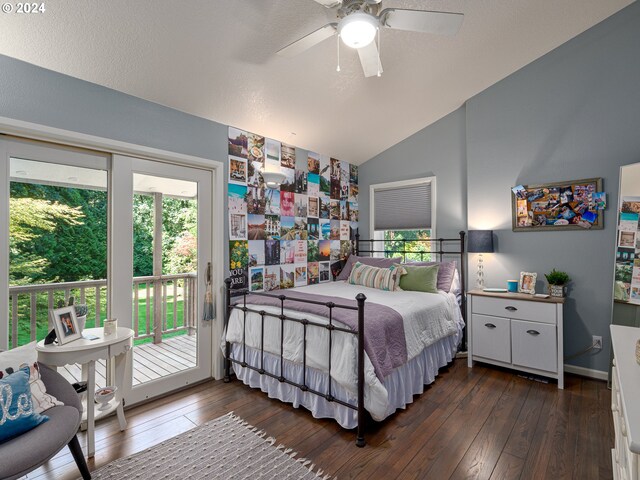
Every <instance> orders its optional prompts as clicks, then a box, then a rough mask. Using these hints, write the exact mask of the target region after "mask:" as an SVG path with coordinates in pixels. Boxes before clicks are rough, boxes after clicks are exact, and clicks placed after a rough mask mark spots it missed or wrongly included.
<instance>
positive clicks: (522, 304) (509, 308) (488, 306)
mask: <svg viewBox="0 0 640 480" xmlns="http://www.w3.org/2000/svg"><path fill="white" fill-rule="evenodd" d="M555 308H556V307H555V305H554V304H552V303H545V302H534V301H530V300H516V299H513V300H511V299H508V298H490V297H483V296H480V295H476V296H474V297H473V312H472V313H473V314H476V313H479V314H482V315H492V316H498V317H508V318H515V319H517V320H532V321H534V322H543V323H553V324H555V323H556V311H555Z"/></svg>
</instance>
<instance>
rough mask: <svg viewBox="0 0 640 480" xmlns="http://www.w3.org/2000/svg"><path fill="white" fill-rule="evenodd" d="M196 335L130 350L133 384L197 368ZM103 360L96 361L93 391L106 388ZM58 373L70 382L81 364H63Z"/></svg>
mask: <svg viewBox="0 0 640 480" xmlns="http://www.w3.org/2000/svg"><path fill="white" fill-rule="evenodd" d="M196 340H197V339H196V336H195V335H179V336H176V337H170V338H165V339H164V340H162V343H157V344H154V343H145V344H143V345H138V346H136V347H134V350H133V385H134V386H135V385H139V384H141V383H144V382H148V381H150V380H155V379H157V378H161V377H164V376H166V375H171V374H172V373H176V372H179V371H182V370H186V369H188V368H193V367H195V366H196ZM106 371H107V369H106V366H105V361H104V360H100V361H98V362H96V388H100V387H104V386H106V380H105V372H106ZM58 372H60V374H62V376H63V377H65V378H66V379H67V380H68V381H69V382H70V383H74V382H78V381H80V379H81V378H82V370H81V368H80V365H77V364H75V365H66V366H64V367H60V368H59V369H58Z"/></svg>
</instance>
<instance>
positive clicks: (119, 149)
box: [0, 116, 225, 379]
mask: <svg viewBox="0 0 640 480" xmlns="http://www.w3.org/2000/svg"><path fill="white" fill-rule="evenodd" d="M0 134H6V135H13V136H17V137H23V138H27V139H33V140H41V141H45V142H50V143H58V144H61V145H64V146H72V147H80V148H89V149H94V150H98V151H102V152H108V153H111V154H122V155H125V156H133V157H137V158H141V159H146V160H154V161H160V162H168V163H172V164H176V165H184V166H191V167H197V168H201V169H207V170H211V172H212V175H213V179H212V186H213V194H212V198H213V205H214V206H213V211H212V215H213V218H212V229H213V232H214V234H213V235H212V247H213V257H212V271H213V278H212V283H213V285H214V287H215V289H214V295H215V298H216V319H217V320H214V322H213V323H214V324H213V325H212V328H211V334H212V339H211V341H212V349H213V352H212V355H211V356H212V376H213V378H216V379H220V378H222V375H223V372H222V370H223V368H222V367H223V365H222V363H223V362H222V353H221V352H220V350H219V349H218V348H217V346H218V345H220V342H221V339H222V331H223V328H224V325H223V321H222V320H221V319H222V318H223V311H224V310H223V293H224V271H225V270H224V235H220V234H217V235H215V232H224V218H225V217H224V205H225V201H224V200H225V167H224V165H225V164H224V162H221V161H219V160H214V159H210V158H204V157H197V156H194V155H186V154H183V153H177V152H171V151H167V150H161V149H158V148H153V147H147V146H143V145H137V144H134V143H129V142H122V141H120V140H113V139H109V138H104V137H99V136H96V135H88V134H85V133H78V132H73V131H71V130H64V129H60V128H55V127H50V126H47V125H41V124H37V123H32V122H25V121H22V120H16V119H13V118H8V117H2V116H0ZM0 168H1V165H0ZM7 168H8V165H7ZM0 183H3V182H0ZM7 188H8V184H7V185H6V186H4V185H0V194H2V193H3V190H6V189H7ZM4 193H6V194H8V191H6V192H4ZM0 213H2V212H0ZM6 213H7V214H8V212H6ZM7 216H8V215H7ZM2 254H4V255H2ZM8 254H9V239H8V238H6V239H2V238H0V277H6V280H2V278H0V290H2V289H5V292H4V293H2V292H0V298H1V297H6V300H4V301H5V302H8V297H9V292H8V275H9V263H8ZM3 258H4V259H6V260H3ZM2 282H4V283H5V285H3V283H2ZM2 302H3V300H1V299H0V308H2V307H3V306H4V304H3V303H2ZM6 306H7V309H6V311H7V312H8V303H7V304H6Z"/></svg>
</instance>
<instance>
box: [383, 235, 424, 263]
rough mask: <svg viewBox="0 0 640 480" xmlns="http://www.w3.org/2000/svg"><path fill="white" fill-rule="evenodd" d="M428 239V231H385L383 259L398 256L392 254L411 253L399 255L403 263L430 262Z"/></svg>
mask: <svg viewBox="0 0 640 480" xmlns="http://www.w3.org/2000/svg"><path fill="white" fill-rule="evenodd" d="M430 238H431V231H430V230H385V232H384V249H385V251H386V253H385V257H387V258H391V257H395V256H397V255H398V254H397V253H394V252H411V253H406V254H401V255H402V256H403V257H404V258H403V260H404V261H407V260H413V261H425V262H428V261H430V260H431V253H430V252H431V241H430ZM420 252H422V253H420Z"/></svg>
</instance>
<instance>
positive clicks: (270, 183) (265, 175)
mask: <svg viewBox="0 0 640 480" xmlns="http://www.w3.org/2000/svg"><path fill="white" fill-rule="evenodd" d="M286 178H287V176H286V175H285V174H284V173H280V172H262V179H263V180H264V183H265V184H266V185H267V187H269V188H278V187H279V186H280V185H281V184H282V182H284V181H285V179H286Z"/></svg>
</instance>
